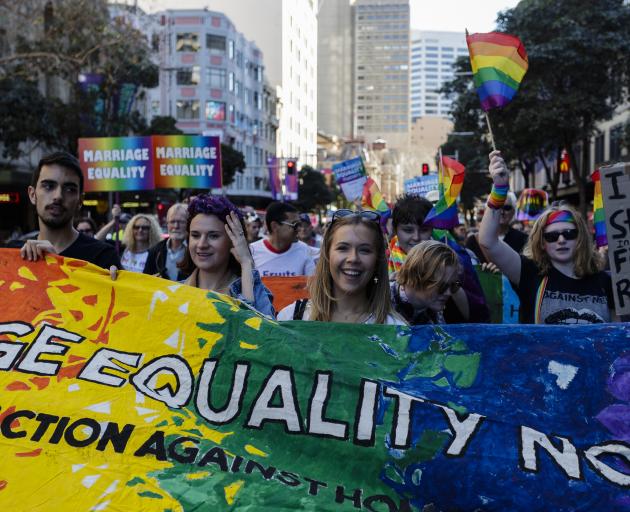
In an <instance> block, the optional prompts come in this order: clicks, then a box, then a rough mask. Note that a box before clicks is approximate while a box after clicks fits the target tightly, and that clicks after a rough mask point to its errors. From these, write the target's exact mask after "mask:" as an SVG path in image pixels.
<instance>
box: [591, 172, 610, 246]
mask: <svg viewBox="0 0 630 512" xmlns="http://www.w3.org/2000/svg"><path fill="white" fill-rule="evenodd" d="M591 180H593V185H594V186H595V187H594V189H595V195H594V197H593V224H594V226H595V243H596V244H597V247H603V246H604V245H608V237H607V236H606V214H605V212H604V200H603V198H602V182H601V181H600V179H599V169H596V170H595V172H594V173H593V174H591Z"/></svg>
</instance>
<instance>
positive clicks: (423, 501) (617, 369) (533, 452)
mask: <svg viewBox="0 0 630 512" xmlns="http://www.w3.org/2000/svg"><path fill="white" fill-rule="evenodd" d="M629 333H630V329H629V325H628V324H603V325H589V326H583V327H582V326H580V327H578V326H574V327H559V326H519V325H509V326H502V325H499V326H497V325H492V326H488V325H449V326H445V327H444V329H441V328H439V327H431V326H418V327H415V328H413V331H412V336H411V339H410V342H409V347H408V351H409V352H410V353H411V354H407V356H410V357H399V360H406V361H407V364H406V366H405V367H404V368H401V369H400V371H399V372H398V374H397V376H398V379H399V380H398V381H396V382H386V383H383V385H384V386H390V387H393V388H395V389H396V390H398V391H401V392H404V393H406V394H408V395H411V396H412V397H416V398H417V399H418V400H420V401H414V402H413V406H412V409H411V414H410V420H411V423H410V424H411V428H410V436H411V440H412V442H411V445H412V446H410V447H408V448H405V449H394V448H391V449H390V453H391V459H390V461H389V462H388V463H387V465H386V467H383V468H382V472H381V478H382V480H383V481H384V482H386V483H387V484H388V485H390V486H391V487H393V488H395V489H396V490H397V491H398V492H399V493H400V494H401V495H404V496H407V497H410V499H411V500H412V504H413V505H415V506H416V507H418V508H419V509H420V510H422V509H423V507H424V506H426V505H428V504H434V506H435V507H436V508H435V510H458V511H474V510H484V511H488V510H491V511H494V510H496V511H508V510H509V511H526V512H531V511H537V510H550V511H557V512H563V511H566V512H569V511H578V510H589V511H613V510H615V511H618V510H630V492H629V489H630V444H629V443H630V405H629V404H630V334H629ZM414 354H418V358H417V359H414ZM431 357H432V358H434V363H435V364H433V363H432V362H430V360H429V362H430V364H428V365H427V364H426V363H427V361H428V359H427V358H431ZM452 357H455V359H453V360H452V361H451V363H448V362H447V361H448V360H449V358H452ZM410 361H411V362H410ZM475 365H478V367H477V368H476V369H475V368H474V367H475ZM427 368H429V370H427ZM431 368H432V369H431ZM457 368H459V375H460V376H461V375H464V374H465V373H463V372H469V370H471V369H474V370H475V372H474V380H473V381H470V382H466V381H465V380H461V379H460V380H459V381H458V371H457ZM469 375H470V373H469ZM390 395H391V393H390ZM397 403H398V406H399V407H400V401H399V400H395V399H394V398H392V397H391V396H383V398H382V401H381V405H382V407H381V408H380V410H379V420H380V419H382V418H383V416H384V409H388V408H392V407H394V406H395V405H396V404H397ZM440 404H441V405H442V406H447V407H442V406H441V405H440ZM453 409H454V410H457V411H458V416H457V417H456V418H455V417H452V418H451V420H450V422H449V420H448V416H447V412H450V414H451V415H453V414H454V413H453ZM399 412H400V409H399ZM472 413H475V414H479V415H481V416H484V418H483V419H482V420H480V421H479V422H478V424H477V427H476V428H475V429H472V430H471V432H472V434H471V435H470V438H469V439H468V442H467V443H466V444H465V449H462V450H460V452H461V453H459V454H458V455H447V454H446V453H445V452H446V450H447V449H449V446H450V448H451V449H452V448H453V445H455V444H456V443H455V440H456V439H457V437H456V436H455V430H454V429H453V427H452V426H451V425H453V424H457V425H458V427H457V429H459V430H461V431H464V430H466V429H465V427H464V425H465V423H466V421H469V420H470V419H471V418H472ZM473 419H474V418H473ZM401 421H402V420H399V423H398V427H399V428H400V425H401ZM403 428H404V424H403ZM394 431H395V428H394V429H392V434H391V436H392V437H393V436H394ZM537 433H539V434H537ZM562 438H564V440H563V439H562ZM535 439H538V441H540V443H537V442H535V441H534V440H535ZM390 441H391V440H390ZM563 443H564V444H563ZM463 446H464V445H462V447H463ZM543 446H546V448H545V447H543ZM598 446H599V448H597V447H598ZM436 447H437V448H436ZM593 447H595V448H593ZM614 449H616V450H618V454H617V455H610V453H611V452H612V451H613V450H614ZM555 451H557V453H553V452H555ZM552 453H553V456H552ZM554 457H555V459H554ZM614 480H616V481H617V483H614V482H613V481H614Z"/></svg>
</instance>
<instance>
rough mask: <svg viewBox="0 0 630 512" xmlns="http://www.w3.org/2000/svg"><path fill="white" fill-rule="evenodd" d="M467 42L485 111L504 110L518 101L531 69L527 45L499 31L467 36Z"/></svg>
mask: <svg viewBox="0 0 630 512" xmlns="http://www.w3.org/2000/svg"><path fill="white" fill-rule="evenodd" d="M466 43H467V44H468V52H469V53H470V65H471V66H472V72H473V79H474V82H475V87H476V88H477V93H478V94H479V99H480V100H481V108H482V109H483V110H484V111H486V112H487V111H488V110H490V109H492V108H495V107H496V108H502V107H504V106H505V105H507V104H508V103H509V102H510V101H512V98H514V95H515V94H516V91H517V90H518V88H519V85H520V84H521V81H522V80H523V77H524V76H525V72H526V71H527V68H528V66H529V63H528V60H527V53H526V52H525V47H524V46H523V43H521V41H520V39H519V38H518V37H516V36H511V35H509V34H501V33H499V32H490V33H489V34H472V35H469V34H468V33H466Z"/></svg>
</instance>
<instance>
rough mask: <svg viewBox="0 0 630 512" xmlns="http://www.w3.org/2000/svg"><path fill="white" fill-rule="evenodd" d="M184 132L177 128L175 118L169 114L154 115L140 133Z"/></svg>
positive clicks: (171, 133) (168, 133)
mask: <svg viewBox="0 0 630 512" xmlns="http://www.w3.org/2000/svg"><path fill="white" fill-rule="evenodd" d="M183 133H184V132H183V131H181V130H180V129H179V128H177V120H176V119H175V118H174V117H171V116H155V117H152V118H151V124H150V125H149V126H147V127H146V128H145V129H144V130H143V131H142V132H141V134H142V135H181V134H183Z"/></svg>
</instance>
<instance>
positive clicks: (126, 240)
mask: <svg viewBox="0 0 630 512" xmlns="http://www.w3.org/2000/svg"><path fill="white" fill-rule="evenodd" d="M138 219H144V220H146V221H147V222H148V223H149V247H153V246H154V245H155V244H157V243H158V242H159V241H160V240H162V229H161V228H160V224H159V223H158V221H157V218H156V217H155V215H149V214H146V213H138V214H137V215H134V216H133V217H131V220H130V221H129V222H128V223H127V226H126V227H125V232H124V233H123V238H122V243H123V245H124V246H125V247H126V248H127V249H129V250H130V251H131V252H136V250H137V247H136V240H135V238H134V236H133V227H134V226H135V225H136V221H137V220H138Z"/></svg>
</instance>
